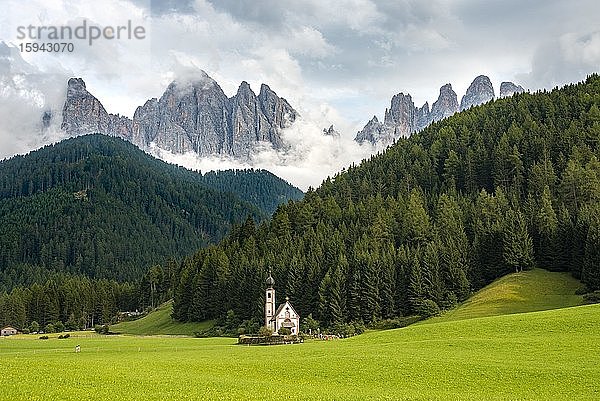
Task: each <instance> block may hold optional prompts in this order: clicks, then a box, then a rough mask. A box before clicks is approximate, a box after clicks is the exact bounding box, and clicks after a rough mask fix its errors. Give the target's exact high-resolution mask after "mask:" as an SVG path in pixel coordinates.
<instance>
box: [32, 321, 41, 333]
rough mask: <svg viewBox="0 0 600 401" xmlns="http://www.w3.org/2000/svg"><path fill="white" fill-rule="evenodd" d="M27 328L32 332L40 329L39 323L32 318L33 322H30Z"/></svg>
mask: <svg viewBox="0 0 600 401" xmlns="http://www.w3.org/2000/svg"><path fill="white" fill-rule="evenodd" d="M29 330H30V331H31V332H32V333H37V332H38V331H40V324H39V323H38V322H36V321H35V320H34V321H33V322H31V324H30V325H29Z"/></svg>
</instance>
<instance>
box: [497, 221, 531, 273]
mask: <svg viewBox="0 0 600 401" xmlns="http://www.w3.org/2000/svg"><path fill="white" fill-rule="evenodd" d="M503 252H504V255H503V256H504V261H505V263H506V264H507V265H508V266H509V267H510V268H511V269H513V270H514V271H515V272H519V271H523V270H529V269H531V268H532V267H533V243H532V240H531V237H530V236H529V233H528V232H527V226H526V225H525V219H524V217H523V214H522V213H521V211H519V210H513V209H510V210H509V211H508V212H507V214H506V225H505V231H504V241H503Z"/></svg>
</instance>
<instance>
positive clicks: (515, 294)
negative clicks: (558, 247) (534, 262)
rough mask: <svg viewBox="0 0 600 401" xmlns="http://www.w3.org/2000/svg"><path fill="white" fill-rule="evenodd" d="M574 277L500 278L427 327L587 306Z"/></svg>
mask: <svg viewBox="0 0 600 401" xmlns="http://www.w3.org/2000/svg"><path fill="white" fill-rule="evenodd" d="M580 287H581V283H580V282H579V281H578V280H576V279H574V278H573V277H572V276H571V274H570V273H565V272H561V273H557V272H549V271H547V270H543V269H534V270H530V271H526V272H522V273H513V274H508V275H506V276H504V277H501V278H499V279H498V280H496V281H494V282H493V283H491V284H490V285H488V286H487V287H485V288H483V289H481V290H480V291H478V292H477V293H476V294H475V295H473V296H472V297H471V298H469V299H468V300H467V301H465V302H464V303H463V304H461V305H459V306H458V307H456V308H454V309H452V310H450V311H447V312H445V313H444V314H443V315H442V316H440V317H437V318H434V319H430V320H427V321H425V322H423V323H426V324H428V323H432V322H443V321H444V322H447V321H454V320H462V319H471V318H475V317H484V316H499V315H507V314H512V313H523V312H535V311H542V310H549V309H559V308H567V307H570V306H577V305H581V304H582V303H583V298H582V296H580V295H575V291H576V290H577V289H578V288H580Z"/></svg>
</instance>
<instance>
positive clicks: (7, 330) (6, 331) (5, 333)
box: [0, 326, 17, 337]
mask: <svg viewBox="0 0 600 401" xmlns="http://www.w3.org/2000/svg"><path fill="white" fill-rule="evenodd" d="M15 334H17V329H15V328H14V327H10V326H8V327H5V328H3V329H2V330H0V335H1V336H2V337H8V336H14V335H15Z"/></svg>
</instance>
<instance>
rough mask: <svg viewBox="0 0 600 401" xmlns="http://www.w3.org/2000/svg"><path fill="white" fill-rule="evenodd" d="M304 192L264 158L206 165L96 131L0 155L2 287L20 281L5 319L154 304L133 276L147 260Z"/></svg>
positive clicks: (208, 238) (164, 259)
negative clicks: (249, 166)
mask: <svg viewBox="0 0 600 401" xmlns="http://www.w3.org/2000/svg"><path fill="white" fill-rule="evenodd" d="M302 196H303V194H302V192H301V191H300V190H298V189H297V188H295V187H292V186H291V185H289V184H288V183H286V182H285V181H283V180H281V179H280V178H278V177H276V176H274V175H273V174H271V173H269V172H267V171H264V170H239V171H224V172H219V173H208V174H205V175H202V174H199V173H196V172H192V171H189V170H186V169H183V168H179V167H176V166H173V165H169V164H167V163H164V162H162V161H159V160H157V159H154V158H152V157H151V156H149V155H147V154H145V153H144V152H142V151H141V150H139V149H138V148H137V147H135V146H134V145H132V144H130V143H128V142H125V141H123V140H121V139H117V138H111V137H107V136H102V135H89V136H84V137H78V138H73V139H69V140H66V141H63V142H61V143H58V144H56V145H52V146H47V147H44V148H42V149H40V150H38V151H35V152H32V153H30V154H29V155H26V156H16V157H13V158H11V159H9V160H5V161H2V162H0V291H11V289H13V288H14V287H19V288H16V289H15V290H14V291H12V292H11V295H10V296H9V295H6V294H5V295H2V296H0V325H2V324H13V325H15V326H17V327H24V326H23V324H29V323H30V322H31V321H33V320H35V321H36V322H38V323H40V324H47V323H53V322H55V321H62V322H63V323H66V322H67V321H69V319H71V317H73V319H71V323H72V321H76V322H78V323H80V321H81V319H82V318H83V319H86V320H87V323H88V324H91V323H92V321H94V322H102V321H106V319H107V316H114V314H115V313H116V311H117V310H135V309H136V308H140V307H143V306H145V305H150V304H151V303H152V294H149V295H148V297H145V293H144V294H140V287H141V286H142V284H140V282H141V281H142V280H141V277H142V276H144V274H145V273H146V272H147V271H148V270H149V269H150V267H151V266H154V265H156V264H160V265H161V266H164V267H161V269H165V268H167V267H168V266H172V265H173V262H172V260H173V259H174V258H175V259H176V258H181V257H183V256H185V255H188V254H190V253H191V252H194V251H195V250H196V249H198V248H199V247H202V246H205V245H206V244H209V243H212V242H216V241H218V240H219V239H220V238H222V237H223V236H224V235H225V234H226V233H227V232H229V230H230V228H231V226H232V225H233V224H235V223H241V222H243V221H244V219H246V217H248V216H251V217H252V218H253V219H255V220H256V221H262V220H264V219H266V218H267V217H268V215H269V214H270V213H272V212H273V210H274V209H275V208H276V207H277V205H278V204H279V203H281V202H285V201H287V200H288V199H299V198H301V197H302ZM169 261H171V262H170V263H169ZM175 270H176V269H173V271H175ZM162 281H163V282H164V280H162ZM34 284H35V285H34ZM23 286H24V287H25V288H22V287H23ZM146 302H147V303H146ZM71 304H73V305H78V307H80V309H76V310H73V309H72V308H71V306H69V305H71ZM24 312H25V314H23V313H24ZM109 312H110V313H109ZM71 315H73V316H71ZM23 322H25V323H23Z"/></svg>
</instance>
